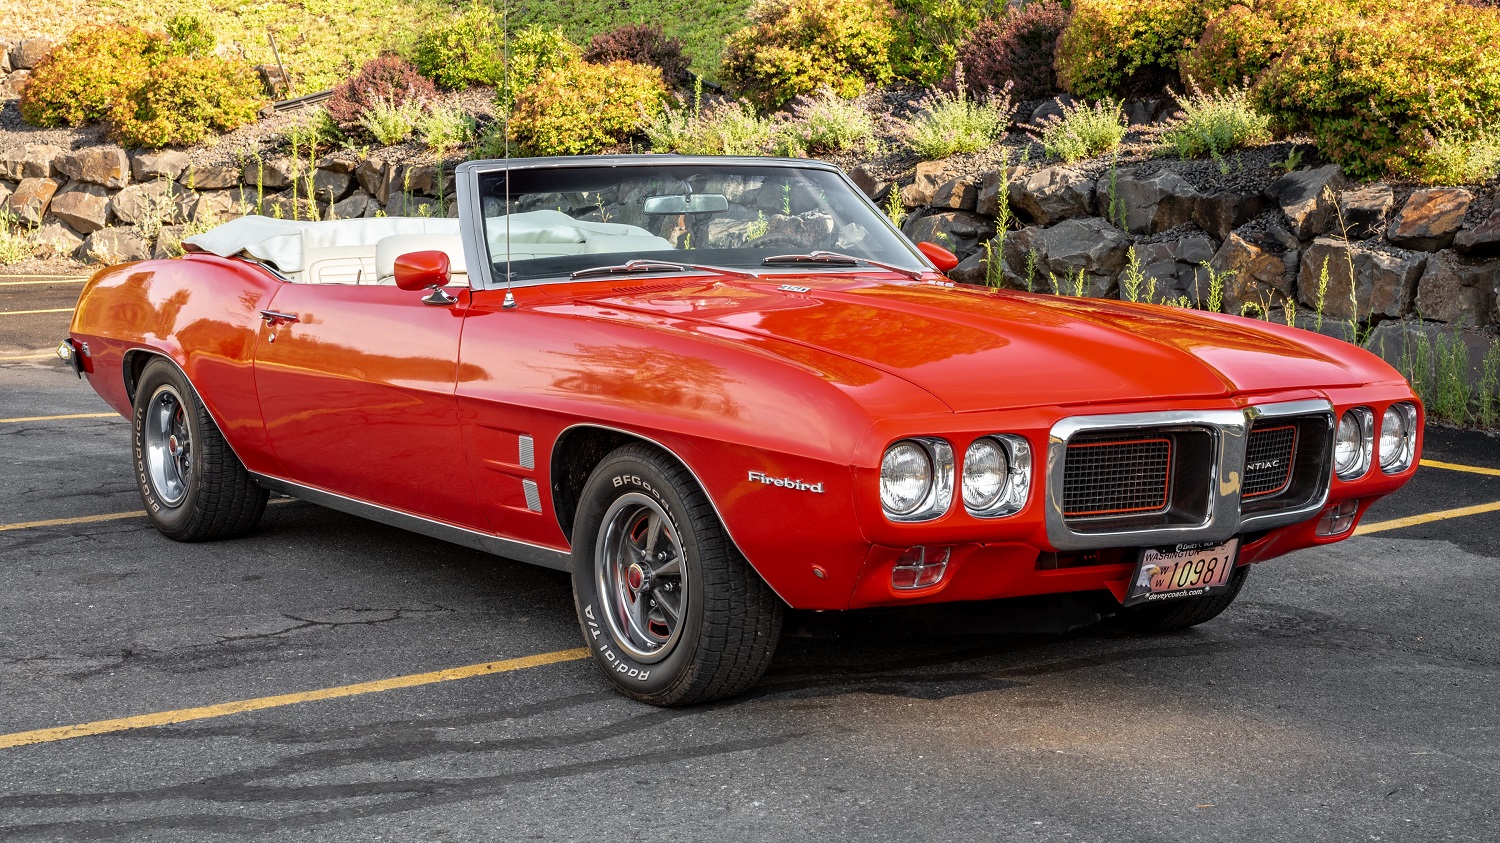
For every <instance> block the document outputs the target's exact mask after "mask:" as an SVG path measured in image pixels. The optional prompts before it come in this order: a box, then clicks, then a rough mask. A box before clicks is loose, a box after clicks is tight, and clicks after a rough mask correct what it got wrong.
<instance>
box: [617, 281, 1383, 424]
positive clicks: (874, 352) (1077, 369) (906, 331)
mask: <svg viewBox="0 0 1500 843" xmlns="http://www.w3.org/2000/svg"><path fill="white" fill-rule="evenodd" d="M662 286H666V285H662ZM594 302H595V303H596V304H598V305H602V306H605V307H607V308H620V309H624V310H631V311H636V312H647V313H654V314H658V315H661V316H665V317H669V318H674V319H686V320H690V321H694V322H700V323H709V324H714V325H718V326H721V327H726V328H731V329H733V330H735V331H739V332H742V333H745V334H750V335H757V336H766V337H773V338H776V339H780V340H784V341H788V342H794V343H798V344H801V345H805V346H810V347H814V348H817V349H820V350H822V351H825V352H827V353H831V354H835V355H838V356H840V357H843V358H846V359H849V360H856V361H859V362H861V363H864V364H866V365H869V366H872V367H874V368H876V369H879V370H881V371H884V372H887V373H890V374H893V375H896V376H898V377H901V378H903V379H906V380H908V381H910V382H912V383H914V384H916V385H918V386H920V387H922V388H924V389H926V390H927V391H928V392H931V393H932V394H933V395H935V396H936V397H937V398H939V399H940V400H942V401H943V402H945V403H946V404H948V406H949V407H951V408H952V409H953V410H954V411H957V412H967V411H974V410H989V409H998V408H1005V407H1023V406H1033V405H1039V404H1047V405H1076V404H1099V403H1110V402H1124V401H1138V400H1141V399H1147V398H1165V399H1173V398H1176V399H1211V398H1219V397H1224V396H1227V395H1230V394H1232V393H1237V392H1264V391H1271V390H1282V389H1295V388H1298V387H1321V388H1326V387H1339V386H1354V385H1359V384H1360V383H1363V382H1364V381H1365V378H1363V377H1362V376H1361V373H1360V372H1359V370H1358V367H1357V366H1353V365H1350V364H1349V363H1346V362H1341V361H1340V360H1339V359H1335V358H1334V357H1332V356H1330V355H1328V354H1325V353H1323V352H1320V351H1319V350H1318V348H1317V347H1316V345H1315V344H1313V343H1303V342H1299V341H1297V340H1296V339H1295V338H1293V337H1291V336H1287V335H1284V334H1286V332H1284V331H1283V332H1276V331H1273V330H1271V329H1269V328H1268V327H1264V326H1263V324H1264V323H1257V322H1254V321H1252V320H1247V319H1238V318H1235V317H1226V316H1222V315H1218V314H1205V313H1199V312H1196V311H1186V310H1179V309H1168V308H1162V307H1151V306H1146V305H1131V304H1124V303H1119V302H1109V301H1104V300H1100V299H1074V298H1066V297H1058V296H1043V295H1032V294H1027V293H1016V292H1010V291H996V290H986V289H983V288H964V287H959V288H955V287H948V286H944V285H937V284H929V283H875V282H872V281H870V280H868V279H864V280H855V279H844V280H843V281H841V282H836V283H832V284H830V281H829V279H828V278H827V276H820V277H808V278H797V277H789V276H778V277H776V279H775V281H773V282H758V281H749V280H747V281H737V280H735V281H731V280H725V281H720V282H715V283H708V284H689V285H682V286H678V285H672V288H671V289H662V288H661V287H656V288H643V289H637V290H630V289H628V288H622V289H619V290H618V292H616V293H615V294H613V295H607V296H603V297H597V298H594ZM1348 351H1349V352H1350V354H1352V355H1356V356H1360V355H1363V352H1360V351H1359V350H1358V349H1356V348H1354V347H1352V346H1350V347H1348ZM1345 359H1346V360H1347V359H1348V358H1347V357H1346V358H1345Z"/></svg>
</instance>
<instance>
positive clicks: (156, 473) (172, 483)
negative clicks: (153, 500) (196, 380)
mask: <svg viewBox="0 0 1500 843" xmlns="http://www.w3.org/2000/svg"><path fill="white" fill-rule="evenodd" d="M142 433H144V434H145V437H144V438H145V442H144V443H143V448H142V451H143V452H144V453H143V456H144V458H145V461H146V479H147V481H148V482H150V484H151V491H152V492H154V493H156V496H157V497H158V498H160V499H161V502H162V503H163V504H166V505H167V506H177V505H178V504H180V503H182V500H183V498H186V497H187V493H188V483H189V479H190V478H191V477H192V476H193V437H192V433H191V432H190V430H189V427H188V418H187V409H186V408H185V407H184V406H183V403H182V396H180V395H178V394H177V391H176V390H175V389H173V388H172V387H170V386H163V387H161V388H160V389H158V390H157V391H156V394H155V395H152V396H151V403H150V405H149V406H148V407H147V408H146V413H145V417H144V419H143V430H142Z"/></svg>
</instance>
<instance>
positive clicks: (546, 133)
mask: <svg viewBox="0 0 1500 843" xmlns="http://www.w3.org/2000/svg"><path fill="white" fill-rule="evenodd" d="M667 96H668V95H667V88H666V86H665V85H664V84H662V81H661V71H660V70H658V69H656V68H654V67H645V66H642V65H639V64H631V63H630V62H624V61H617V62H614V63H612V64H588V63H587V62H577V63H574V64H571V65H568V66H567V67H563V68H558V69H554V70H546V71H543V72H542V74H541V76H540V77H539V78H538V79H537V81H536V83H535V84H533V85H531V86H530V87H528V88H526V89H524V90H522V91H520V92H518V93H517V95H516V104H515V110H514V111H513V112H512V114H511V118H510V135H511V139H512V140H514V141H516V142H517V143H518V144H519V145H520V148H521V151H522V153H523V154H526V155H582V154H587V153H593V152H600V151H602V150H604V149H605V148H607V147H610V146H613V145H616V144H619V143H621V142H623V141H624V140H625V139H626V138H627V137H629V136H630V135H632V134H634V133H635V132H637V131H639V130H640V129H641V127H642V126H643V125H645V124H648V123H649V122H650V121H651V120H652V119H654V118H656V117H657V116H658V115H660V114H661V113H662V110H663V108H664V106H665V103H666V100H667Z"/></svg>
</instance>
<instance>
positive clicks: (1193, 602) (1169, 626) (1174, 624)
mask: <svg viewBox="0 0 1500 843" xmlns="http://www.w3.org/2000/svg"><path fill="white" fill-rule="evenodd" d="M1249 575H1250V566H1249V565H1241V566H1240V567H1239V568H1236V569H1235V572H1234V574H1233V575H1232V576H1230V578H1229V588H1227V589H1225V590H1224V591H1221V592H1219V593H1218V594H1208V595H1204V596H1202V597H1183V598H1181V599H1178V600H1172V601H1169V602H1166V603H1144V604H1142V605H1139V606H1128V607H1125V608H1123V609H1121V610H1120V613H1119V614H1118V615H1116V616H1115V617H1116V620H1117V621H1118V622H1119V623H1120V625H1121V626H1125V627H1127V628H1129V629H1133V630H1135V631H1137V632H1175V631H1177V630H1179V629H1187V628H1188V627H1191V626H1197V625H1198V624H1200V623H1206V622H1208V621H1211V620H1213V619H1214V618H1216V617H1218V616H1219V614H1220V613H1221V612H1223V611H1224V610H1225V609H1228V608H1229V604H1231V603H1233V602H1234V598H1236V597H1238V596H1239V593H1240V589H1241V588H1242V587H1244V585H1245V578H1246V577H1248V576H1249Z"/></svg>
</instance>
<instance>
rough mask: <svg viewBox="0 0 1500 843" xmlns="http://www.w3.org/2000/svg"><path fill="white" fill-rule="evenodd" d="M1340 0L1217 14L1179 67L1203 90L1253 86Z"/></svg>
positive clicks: (1289, 0) (1261, 4)
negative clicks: (1300, 34)
mask: <svg viewBox="0 0 1500 843" xmlns="http://www.w3.org/2000/svg"><path fill="white" fill-rule="evenodd" d="M1340 5H1341V4H1340V3H1339V2H1337V0H1251V2H1250V3H1249V4H1244V3H1235V4H1233V5H1231V6H1229V7H1227V8H1225V9H1223V10H1221V11H1219V12H1216V13H1214V14H1213V15H1212V16H1211V17H1210V18H1209V19H1208V22H1207V23H1206V24H1205V26H1204V28H1203V34H1202V35H1201V36H1200V37H1199V39H1198V43H1197V44H1196V45H1194V46H1193V49H1192V50H1191V51H1190V52H1189V53H1188V54H1186V55H1184V56H1183V57H1182V61H1181V62H1180V64H1179V69H1180V71H1181V74H1182V77H1183V78H1185V79H1187V78H1191V79H1193V80H1194V81H1195V82H1197V83H1198V84H1199V85H1201V86H1202V87H1203V88H1204V90H1207V91H1223V90H1227V89H1229V88H1235V87H1241V86H1245V85H1251V84H1253V83H1254V82H1255V81H1256V80H1257V79H1259V78H1260V74H1261V73H1262V72H1263V71H1264V70H1265V69H1266V68H1267V67H1270V65H1271V62H1272V61H1274V60H1275V58H1276V57H1277V56H1279V55H1281V51H1282V50H1284V49H1286V45H1287V42H1288V41H1289V40H1291V38H1292V36H1293V34H1294V33H1295V32H1297V31H1298V30H1300V29H1301V28H1302V27H1303V26H1304V25H1305V24H1307V23H1308V22H1309V21H1310V20H1314V19H1317V18H1318V17H1320V16H1322V17H1327V16H1331V15H1334V14H1338V13H1339V11H1338V6H1340Z"/></svg>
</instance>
